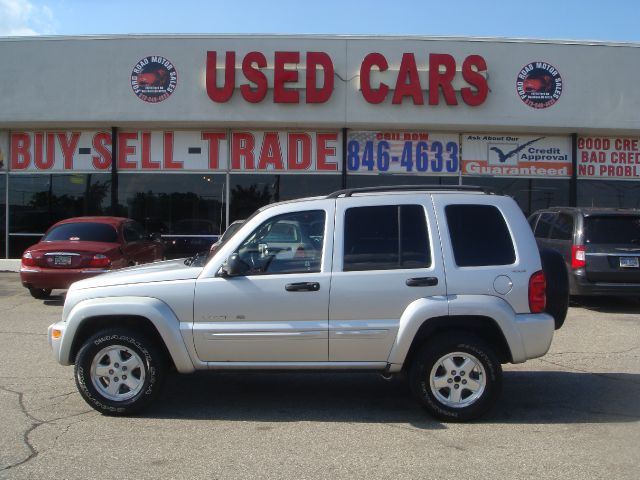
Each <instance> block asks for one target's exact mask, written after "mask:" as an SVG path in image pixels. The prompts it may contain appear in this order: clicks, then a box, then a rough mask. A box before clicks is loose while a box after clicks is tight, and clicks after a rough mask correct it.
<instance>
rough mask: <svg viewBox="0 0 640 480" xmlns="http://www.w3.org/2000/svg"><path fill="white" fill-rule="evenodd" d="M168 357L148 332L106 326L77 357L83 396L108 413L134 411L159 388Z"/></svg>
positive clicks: (131, 412) (76, 369) (148, 402)
mask: <svg viewBox="0 0 640 480" xmlns="http://www.w3.org/2000/svg"><path fill="white" fill-rule="evenodd" d="M165 371H166V368H165V359H164V357H163V355H162V352H161V351H160V350H159V349H158V348H157V346H156V345H155V343H154V342H153V341H151V340H150V339H148V338H147V337H146V336H145V335H143V334H141V333H139V332H135V331H130V330H124V329H113V330H104V331H102V332H99V333H97V334H95V335H94V336H92V337H91V338H89V339H88V340H87V341H86V342H85V343H84V345H83V346H82V348H81V349H80V351H79V352H78V356H77V358H76V366H75V379H76V385H77V386H78V390H79V391H80V394H81V395H82V398H84V400H85V401H86V402H87V403H88V404H89V405H90V406H91V407H93V408H94V409H96V410H98V411H99V412H101V413H103V414H105V415H131V414H133V413H137V412H139V411H141V410H142V409H144V408H146V407H147V406H148V405H149V404H150V403H151V401H152V400H153V399H154V398H155V397H156V395H157V394H158V392H159V391H160V385H161V383H162V380H163V378H164V375H165Z"/></svg>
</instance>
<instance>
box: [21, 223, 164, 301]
mask: <svg viewBox="0 0 640 480" xmlns="http://www.w3.org/2000/svg"><path fill="white" fill-rule="evenodd" d="M163 255H164V244H163V243H162V241H161V240H160V235H159V234H147V233H145V231H144V229H143V228H142V225H140V224H139V223H138V222H136V221H134V220H131V219H130V218H121V217H74V218H68V219H66V220H62V221H60V222H58V223H56V224H54V225H53V226H52V227H50V228H49V229H48V230H47V232H46V233H45V234H44V236H43V237H42V239H41V240H40V241H39V242H38V243H36V244H35V245H31V246H30V247H29V248H27V249H26V250H25V252H24V254H23V255H22V265H21V268H20V280H21V281H22V285H24V286H25V287H26V288H28V289H29V293H31V295H32V296H33V297H34V298H38V299H44V298H47V297H48V296H49V295H50V294H51V290H52V289H56V288H63V289H64V288H68V287H69V285H71V284H72V283H73V282H75V281H78V280H82V279H84V278H89V277H92V276H95V275H99V274H101V273H105V272H108V271H111V270H113V269H117V268H123V267H129V266H132V265H137V264H139V263H148V262H154V261H156V260H160V259H162V257H163Z"/></svg>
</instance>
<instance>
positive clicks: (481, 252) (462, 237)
mask: <svg viewBox="0 0 640 480" xmlns="http://www.w3.org/2000/svg"><path fill="white" fill-rule="evenodd" d="M445 214H446V217H447V225H448V227H449V235H450V238H451V245H452V247H453V255H454V258H455V261H456V265H458V266H459V267H481V266H490V265H511V264H513V263H514V262H515V261H516V254H515V249H514V247H513V241H512V239H511V234H510V233H509V229H508V228H507V223H506V222H505V219H504V217H503V216H502V213H501V212H500V210H498V208H496V207H494V206H492V205H448V206H447V207H445Z"/></svg>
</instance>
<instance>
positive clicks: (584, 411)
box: [145, 371, 640, 429]
mask: <svg viewBox="0 0 640 480" xmlns="http://www.w3.org/2000/svg"><path fill="white" fill-rule="evenodd" d="M621 391H625V394H624V395H621V394H620V392H621ZM638 398H640V375H638V374H624V373H611V374H591V373H575V372H533V371H525V372H505V378H504V388H503V392H502V395H501V397H500V399H499V401H498V403H497V405H496V406H495V408H494V409H493V410H492V411H490V412H489V413H488V414H486V415H485V416H484V417H483V418H482V419H480V420H478V421H477V422H478V423H509V424H511V423H524V424H534V423H535V424H538V423H543V424H564V423H566V424H573V423H620V422H637V421H638V420H640V402H638ZM145 416H148V417H152V418H175V419H216V420H231V421H233V420H238V421H258V422H260V421H262V422H299V421H325V422H368V423H374V422H380V423H403V424H407V423H408V424H410V425H412V426H414V427H416V428H421V429H442V428H446V426H445V425H444V424H442V423H440V422H438V421H437V420H435V419H433V418H432V417H430V416H429V415H428V414H427V413H426V411H424V410H423V409H422V408H421V407H420V406H419V405H418V404H417V402H416V401H415V400H414V398H413V396H412V395H411V393H410V390H409V386H408V382H407V380H406V378H404V377H398V378H395V379H393V380H391V381H385V380H383V379H382V378H381V377H380V376H378V375H374V374H334V373H316V374H300V373H214V372H199V373H196V374H194V375H178V374H171V375H170V377H169V378H168V379H167V382H166V384H165V388H164V391H163V393H162V394H161V396H160V398H158V399H157V400H156V402H155V403H154V404H153V406H152V408H151V409H150V410H149V411H148V412H147V414H146V415H145Z"/></svg>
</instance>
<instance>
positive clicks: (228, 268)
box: [220, 253, 250, 277]
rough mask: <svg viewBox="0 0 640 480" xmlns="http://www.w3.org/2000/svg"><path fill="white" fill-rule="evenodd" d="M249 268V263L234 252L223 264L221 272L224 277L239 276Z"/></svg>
mask: <svg viewBox="0 0 640 480" xmlns="http://www.w3.org/2000/svg"><path fill="white" fill-rule="evenodd" d="M249 269H250V267H249V265H248V264H247V263H246V262H244V261H243V260H241V259H240V256H239V255H238V254H237V253H234V254H232V255H231V256H230V257H229V258H228V259H227V261H226V262H225V263H224V264H223V265H222V268H221V271H220V273H221V274H222V275H221V276H223V277H238V276H241V275H244V274H246V273H247V272H248V271H249Z"/></svg>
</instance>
